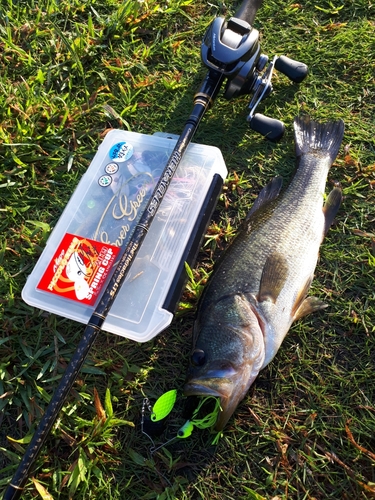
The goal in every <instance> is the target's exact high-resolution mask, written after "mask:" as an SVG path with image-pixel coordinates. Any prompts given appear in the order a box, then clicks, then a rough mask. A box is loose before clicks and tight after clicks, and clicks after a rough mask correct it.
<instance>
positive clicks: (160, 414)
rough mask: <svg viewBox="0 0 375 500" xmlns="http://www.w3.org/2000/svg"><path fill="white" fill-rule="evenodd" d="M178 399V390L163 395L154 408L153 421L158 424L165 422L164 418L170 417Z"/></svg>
mask: <svg viewBox="0 0 375 500" xmlns="http://www.w3.org/2000/svg"><path fill="white" fill-rule="evenodd" d="M176 398H177V390H176V389H172V390H171V391H168V392H166V393H165V394H162V395H161V396H160V398H159V399H157V401H156V403H155V404H154V407H153V408H152V415H151V420H152V421H153V422H157V421H158V420H163V418H165V417H166V416H168V415H169V414H170V412H171V411H172V409H173V407H174V404H175V402H176Z"/></svg>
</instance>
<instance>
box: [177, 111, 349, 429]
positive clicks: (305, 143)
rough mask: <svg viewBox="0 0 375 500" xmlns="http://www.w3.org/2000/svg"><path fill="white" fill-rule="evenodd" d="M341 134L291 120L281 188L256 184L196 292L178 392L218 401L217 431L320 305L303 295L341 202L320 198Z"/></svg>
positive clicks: (337, 194)
mask: <svg viewBox="0 0 375 500" xmlns="http://www.w3.org/2000/svg"><path fill="white" fill-rule="evenodd" d="M343 134H344V123H343V122H342V121H341V120H340V121H335V122H328V123H325V124H320V123H318V122H315V121H312V120H310V118H309V117H298V118H296V119H295V121H294V135H295V143H296V156H297V170H296V173H295V175H294V178H293V180H292V181H291V183H290V185H289V187H288V188H287V189H286V190H285V191H284V192H282V193H280V191H281V187H282V179H281V178H280V177H276V178H274V179H273V180H272V181H271V182H270V183H269V184H268V185H266V186H265V187H264V188H263V189H262V191H261V192H260V194H259V196H258V198H257V199H256V200H255V202H254V205H253V207H252V208H251V210H250V212H249V214H248V215H247V217H246V220H245V221H244V224H243V228H242V230H241V232H240V233H239V234H238V236H237V237H236V238H235V240H234V242H233V243H232V245H231V246H230V247H229V249H228V250H227V252H226V253H225V255H224V258H223V259H222V260H221V261H220V262H219V264H218V266H217V268H216V269H215V271H214V273H213V275H212V277H211V278H210V280H209V283H208V285H207V287H206V289H205V291H204V293H203V296H202V298H201V301H200V303H199V307H198V315H197V319H196V321H195V324H194V330H193V345H194V348H193V352H192V355H191V363H190V368H189V372H188V376H187V381H186V384H185V387H184V394H185V395H186V396H216V397H219V398H220V401H221V411H220V413H219V414H218V417H217V420H216V424H215V430H217V431H220V430H221V429H223V427H224V426H225V424H226V423H227V421H228V419H229V418H230V417H231V415H232V414H233V412H234V410H235V409H236V407H237V405H238V403H239V402H240V401H241V400H242V399H243V398H244V396H245V395H246V393H247V391H248V389H249V387H250V386H251V384H252V383H253V382H254V380H255V379H256V377H257V375H258V373H259V371H260V370H262V369H263V368H264V367H265V366H267V365H268V363H269V362H270V361H271V360H272V359H273V357H274V356H275V355H276V353H277V351H278V349H279V347H280V345H281V343H282V341H283V340H284V338H285V336H286V334H287V332H288V330H289V328H290V326H291V325H292V323H293V322H294V321H296V320H297V319H299V318H302V317H303V316H305V315H306V314H309V313H311V312H314V311H317V310H320V309H323V308H325V307H326V304H324V303H323V302H322V301H320V300H319V299H318V298H316V297H308V296H307V293H308V290H309V288H310V285H311V282H312V279H313V275H314V270H315V266H316V263H317V260H318V253H319V247H320V244H321V243H322V241H323V238H324V236H325V235H326V233H327V231H328V229H329V227H330V226H331V224H332V222H333V220H334V218H335V216H336V213H337V211H338V209H339V207H340V204H341V200H342V192H341V188H340V187H339V186H338V185H336V186H335V187H334V189H333V190H332V191H331V192H330V194H329V195H328V197H327V198H326V200H325V202H324V191H325V185H326V180H327V175H328V171H329V169H330V167H331V165H332V163H333V161H334V160H335V158H336V156H337V153H338V151H339V148H340V145H341V141H342V138H343Z"/></svg>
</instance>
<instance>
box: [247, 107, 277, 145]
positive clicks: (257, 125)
mask: <svg viewBox="0 0 375 500" xmlns="http://www.w3.org/2000/svg"><path fill="white" fill-rule="evenodd" d="M249 125H250V128H251V129H252V130H255V132H258V133H259V134H261V135H263V136H264V137H265V138H266V139H268V140H269V141H272V142H278V141H279V140H280V139H281V138H282V136H283V135H284V132H285V125H284V124H283V122H281V121H280V120H276V118H269V117H268V116H265V115H262V114H261V113H255V115H254V116H252V118H251V119H250V121H249Z"/></svg>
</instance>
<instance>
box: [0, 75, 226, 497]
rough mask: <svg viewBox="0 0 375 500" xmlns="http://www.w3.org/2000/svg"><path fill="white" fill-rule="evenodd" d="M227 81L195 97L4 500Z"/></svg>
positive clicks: (211, 80) (20, 478)
mask: <svg viewBox="0 0 375 500" xmlns="http://www.w3.org/2000/svg"><path fill="white" fill-rule="evenodd" d="M222 82H223V76H222V75H221V74H217V73H215V72H210V73H208V75H207V77H206V78H205V79H204V80H203V82H202V85H201V88H200V90H199V92H198V93H197V94H196V96H195V98H194V107H193V110H192V112H191V114H190V116H189V118H188V120H187V122H186V124H185V127H184V129H183V131H182V133H181V135H180V137H179V139H178V140H177V143H176V145H175V147H174V149H173V151H172V154H171V156H170V157H169V160H168V162H167V164H166V166H165V168H164V170H163V172H162V174H161V176H160V178H159V180H158V182H157V184H156V186H155V188H154V191H153V193H152V195H151V197H150V200H149V202H148V204H147V207H146V209H145V211H144V212H143V214H142V216H141V218H140V220H139V222H138V224H137V226H136V228H135V230H134V233H133V234H132V237H131V239H130V241H129V243H128V245H127V246H126V248H125V251H124V252H123V254H122V256H121V258H120V261H119V263H118V264H117V267H116V269H115V271H114V273H113V275H112V277H111V279H110V281H109V283H108V285H107V287H106V289H105V291H104V293H103V295H102V296H101V298H100V300H99V303H98V305H97V306H96V308H95V311H94V312H93V314H92V316H91V318H90V320H89V322H88V324H87V326H86V328H85V330H84V334H83V336H82V338H81V340H80V342H79V344H78V347H77V349H76V350H75V352H74V354H73V356H72V358H71V360H70V362H69V364H68V367H67V369H66V370H65V372H64V374H63V376H62V378H61V380H60V383H59V385H58V387H57V389H56V391H55V393H54V394H53V396H52V399H51V401H50V403H49V405H48V406H47V409H46V411H45V413H44V415H43V417H42V419H41V421H40V423H39V425H38V427H37V429H36V431H35V433H34V436H33V438H32V440H31V441H30V443H29V445H28V447H27V448H26V451H25V454H24V456H23V458H22V460H21V462H20V464H19V466H18V468H17V470H16V472H15V474H14V476H13V478H12V480H11V482H10V484H9V485H8V487H7V489H6V491H5V493H4V496H3V500H17V499H19V498H20V497H21V496H22V492H23V488H24V486H25V484H26V481H27V479H28V478H29V475H30V472H31V470H32V468H33V466H34V464H35V461H36V459H37V457H38V455H39V453H40V451H41V449H42V447H43V444H44V442H45V440H46V438H47V436H48V434H49V432H50V431H51V429H52V426H53V424H54V423H55V421H56V419H57V417H58V414H59V413H60V411H61V409H62V407H63V405H64V403H65V400H66V398H67V397H68V395H69V392H70V390H71V388H72V387H73V384H74V382H75V380H76V378H77V375H78V373H79V371H80V369H81V367H82V365H83V363H84V361H85V359H86V357H87V355H88V353H89V351H90V349H91V347H92V345H93V343H94V341H95V339H96V338H97V336H98V334H99V332H100V331H101V326H102V324H103V323H104V321H105V319H106V317H107V315H108V313H109V310H110V308H111V306H112V305H113V302H114V301H115V298H116V296H117V293H118V291H119V290H120V288H121V285H122V284H123V282H124V280H125V278H126V276H127V274H128V272H129V270H130V267H131V264H132V263H133V261H134V259H135V257H136V255H137V253H138V250H139V248H140V246H141V244H142V242H143V240H144V238H145V236H146V234H147V232H148V229H149V227H150V225H151V222H152V220H153V218H154V216H155V214H156V212H157V209H158V208H159V206H160V203H161V202H162V200H163V198H164V195H165V192H166V191H167V189H168V187H169V184H170V182H171V180H172V178H173V175H174V173H175V171H176V170H177V167H178V165H179V163H180V161H181V159H182V157H183V155H184V153H185V151H186V149H187V147H188V145H189V143H190V142H191V140H192V138H193V135H194V133H195V132H196V130H197V128H198V125H199V123H200V121H201V119H202V117H203V115H204V113H205V111H206V110H207V109H208V108H209V107H210V106H211V104H212V101H213V99H214V98H215V96H216V95H217V93H218V89H219V88H220V86H221V84H222Z"/></svg>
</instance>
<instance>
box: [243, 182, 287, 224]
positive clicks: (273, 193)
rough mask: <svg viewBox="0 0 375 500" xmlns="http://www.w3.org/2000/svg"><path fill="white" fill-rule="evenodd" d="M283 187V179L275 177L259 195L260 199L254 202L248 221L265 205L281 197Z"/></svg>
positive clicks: (247, 217)
mask: <svg viewBox="0 0 375 500" xmlns="http://www.w3.org/2000/svg"><path fill="white" fill-rule="evenodd" d="M282 186H283V179H282V177H279V176H277V177H274V178H273V179H272V180H271V181H270V182H269V183H268V184H267V185H266V186H264V188H263V189H262V190H261V192H260V193H259V195H258V197H257V198H256V200H255V201H254V204H253V206H252V207H251V209H250V211H249V213H248V214H247V216H246V219H245V220H246V221H247V220H249V218H250V217H251V216H252V215H254V214H255V212H256V211H257V210H259V209H260V207H262V206H263V205H265V204H266V203H268V202H269V201H272V200H274V199H275V198H277V197H278V196H279V193H280V191H281V188H282Z"/></svg>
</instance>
